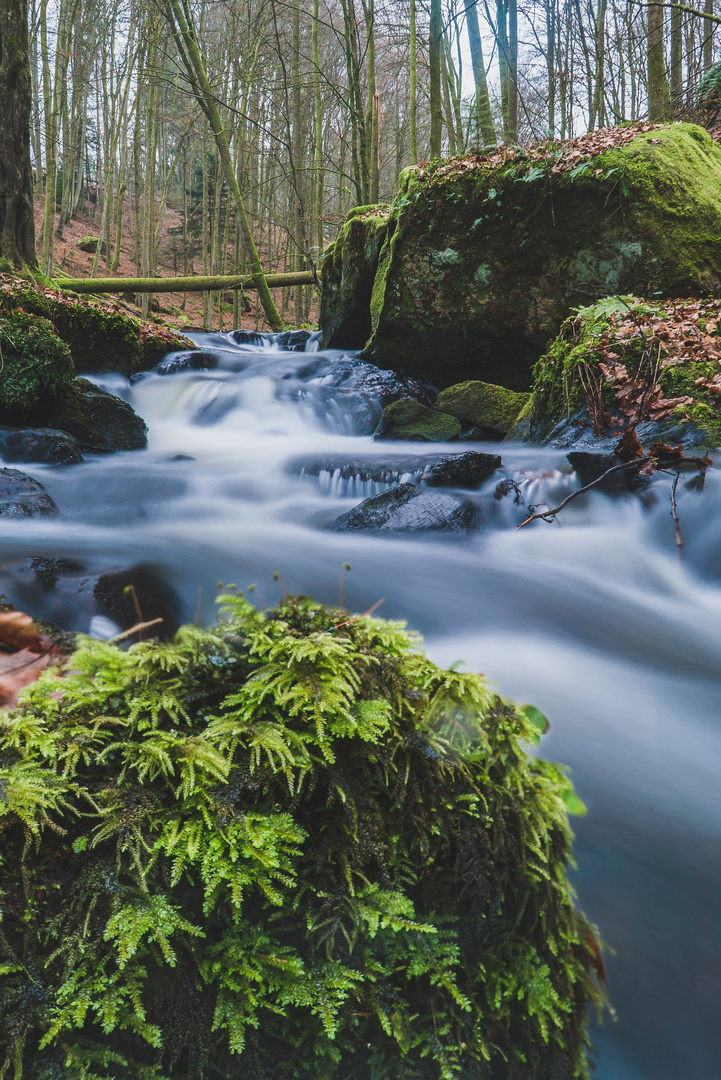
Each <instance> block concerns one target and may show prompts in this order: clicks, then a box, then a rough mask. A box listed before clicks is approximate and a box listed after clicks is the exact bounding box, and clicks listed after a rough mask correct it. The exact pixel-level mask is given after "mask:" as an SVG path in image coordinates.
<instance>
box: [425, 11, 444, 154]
mask: <svg viewBox="0 0 721 1080" xmlns="http://www.w3.org/2000/svg"><path fill="white" fill-rule="evenodd" d="M442 32H443V21H442V17H441V0H431V19H430V26H429V29H428V65H429V68H430V71H429V93H430V104H431V158H439V157H440V156H441V133H442V130H443V105H442V103H441V33H442Z"/></svg>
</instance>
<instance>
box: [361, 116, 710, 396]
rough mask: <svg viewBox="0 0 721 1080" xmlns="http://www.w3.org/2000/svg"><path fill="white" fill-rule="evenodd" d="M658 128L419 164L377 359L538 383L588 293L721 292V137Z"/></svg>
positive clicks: (378, 281)
mask: <svg viewBox="0 0 721 1080" xmlns="http://www.w3.org/2000/svg"><path fill="white" fill-rule="evenodd" d="M644 127H645V129H646V130H642V131H640V132H637V131H635V130H634V129H633V128H628V127H623V128H619V129H611V130H608V131H605V132H592V133H590V134H589V135H587V136H584V137H583V138H581V139H577V140H574V141H573V142H572V143H571V144H567V145H564V144H560V145H559V144H544V145H543V146H538V147H535V148H530V149H528V150H524V149H520V148H513V149H500V150H494V151H493V152H492V153H490V154H487V155H485V156H479V157H472V158H465V159H457V160H451V161H448V162H441V163H434V164H433V165H430V166H429V165H425V166H415V167H413V168H410V169H407V170H405V171H404V172H403V173H402V175H401V180H400V188H399V195H398V199H397V201H396V203H395V204H394V207H393V209H392V211H391V214H390V218H389V221H388V229H387V235H386V239H385V241H384V245H383V249H382V251H381V254H380V256H379V261H378V270H377V272H376V277H375V283H374V287H373V296H372V302H371V321H372V327H373V333H372V336H371V338H370V340H369V342H368V344H367V346H366V349H365V351H364V359H368V360H369V361H371V362H372V363H376V364H378V365H379V366H382V367H393V368H398V367H402V368H404V369H406V370H408V371H410V372H412V373H419V374H423V375H426V376H428V377H429V378H430V379H431V380H433V381H434V382H436V383H437V384H439V385H441V386H448V385H450V384H452V383H456V382H459V381H462V380H465V379H482V380H484V381H487V382H491V383H496V384H499V385H501V386H506V387H508V388H510V389H514V390H528V389H529V388H530V386H531V372H532V368H533V365H534V363H535V362H536V360H537V359H538V358H539V356H540V355H541V354H542V353H543V351H544V349H545V347H546V345H547V343H548V341H549V340H550V339H552V338H553V337H554V336H555V335H556V334H557V333H558V331H559V329H560V326H561V324H562V322H563V321H564V319H566V318H567V317H568V316H569V314H570V313H571V310H572V309H573V308H574V307H576V306H577V305H578V304H579V301H580V300H581V299H582V298H583V297H584V296H588V295H591V296H604V295H610V294H617V293H636V294H640V295H646V296H653V295H655V294H661V295H666V296H668V295H677V296H684V295H686V296H688V295H718V294H719V292H720V291H721V147H720V146H718V145H717V144H716V143H715V142H713V140H712V139H711V138H710V137H709V135H708V134H707V132H705V131H704V130H703V129H702V128H700V127H696V126H695V125H692V124H686V123H678V124H670V125H665V126H652V125H645V126H644Z"/></svg>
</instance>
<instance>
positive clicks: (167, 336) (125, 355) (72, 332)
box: [1, 279, 197, 375]
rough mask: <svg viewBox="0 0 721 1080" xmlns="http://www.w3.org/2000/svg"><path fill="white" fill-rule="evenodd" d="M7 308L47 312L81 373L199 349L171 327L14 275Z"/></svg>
mask: <svg viewBox="0 0 721 1080" xmlns="http://www.w3.org/2000/svg"><path fill="white" fill-rule="evenodd" d="M1 302H2V304H3V306H4V307H5V308H7V309H11V310H13V309H16V308H22V309H23V310H24V311H26V312H30V313H32V314H34V315H41V316H43V317H44V318H46V319H49V320H50V322H51V323H52V324H53V326H54V327H55V329H56V331H57V333H58V334H59V336H60V337H61V338H62V340H63V341H64V342H66V344H67V345H69V347H70V352H71V354H72V357H73V361H74V363H75V368H76V370H77V371H78V372H81V373H82V372H94V373H97V374H100V373H103V372H107V371H119V372H120V373H121V374H122V375H131V374H132V373H133V372H135V371H146V370H148V368H151V367H153V365H154V364H156V363H157V362H158V360H160V358H161V357H162V356H163V354H164V353H166V352H168V351H170V350H172V349H183V350H188V349H195V348H197V346H196V345H194V344H193V342H191V341H189V340H188V339H187V338H184V337H181V336H180V335H179V334H176V333H174V332H173V331H171V330H169V329H168V328H167V327H160V326H152V325H150V324H147V323H142V322H141V321H140V320H139V319H135V318H133V317H132V316H130V315H123V314H122V313H121V312H119V311H117V310H113V309H112V308H111V307H109V306H107V305H102V304H95V303H91V302H89V301H87V300H80V299H74V298H72V297H69V296H67V295H63V294H62V293H60V292H58V291H56V290H55V289H53V288H45V287H40V286H39V285H36V284H35V283H34V282H31V281H22V280H18V279H11V280H10V281H9V282H6V288H5V289H4V290H3V292H2V295H1Z"/></svg>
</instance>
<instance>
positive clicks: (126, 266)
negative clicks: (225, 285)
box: [35, 195, 318, 331]
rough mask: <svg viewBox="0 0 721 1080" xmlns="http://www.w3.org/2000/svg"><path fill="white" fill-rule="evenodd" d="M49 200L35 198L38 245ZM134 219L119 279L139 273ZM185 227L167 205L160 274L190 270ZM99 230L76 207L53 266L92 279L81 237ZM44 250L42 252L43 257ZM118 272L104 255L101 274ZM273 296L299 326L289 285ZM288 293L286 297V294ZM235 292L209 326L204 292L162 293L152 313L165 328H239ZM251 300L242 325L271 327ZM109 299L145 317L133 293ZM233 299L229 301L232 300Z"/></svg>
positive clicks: (313, 314) (314, 312) (314, 316)
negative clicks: (176, 232) (180, 231)
mask: <svg viewBox="0 0 721 1080" xmlns="http://www.w3.org/2000/svg"><path fill="white" fill-rule="evenodd" d="M44 204H45V199H44V197H43V196H42V195H36V196H35V235H36V238H37V241H38V247H40V246H41V237H42V221H43V212H44ZM128 226H129V222H127V219H126V224H125V228H124V232H123V239H122V242H121V245H120V263H119V265H118V269H117V271H116V274H117V276H118V277H136V276H137V267H136V265H135V258H134V239H133V236H132V233H131V232H130V229H129V227H128ZM181 226H182V216H181V214H180V213H179V212H178V211H177V210H173V209H171V208H166V210H165V213H164V217H163V221H162V223H161V225H160V237H159V243H158V265H157V272H158V274H159V275H160V276H161V277H176V276H180V275H182V274H184V273H185V264H184V259H183V246H182V244H183V242H182V237H180V236H176V235H174V230H175V229H178V228H180V227H181ZM99 231H100V224H99V222H98V221H97V219H94V218H93V216H92V214H86V213H83V212H82V211H81V210H77V211H76V212H75V214H74V215H73V219H72V221H71V222H70V223H69V224H68V225H66V226H65V228H64V229H63V237H62V239H61V240H60V239H58V237H57V236H56V237H55V247H54V260H53V262H54V266H55V269H56V270H59V271H62V272H63V273H65V274H69V275H70V276H71V277H78V278H87V277H90V271H91V268H92V265H93V259H94V255H92V254H91V253H89V252H86V251H81V250H80V248H79V247H78V243H79V241H81V240H82V238H83V237H87V236H97V235H98V233H99ZM39 255H40V252H39V251H38V257H39ZM274 269H275V271H276V272H277V271H279V270H280V271H282V270H284V269H285V267H284V266H283V265H280V266H279V267H276V268H274ZM189 273H190V274H191V275H192V274H194V273H198V274H200V273H202V270H201V268H200V267H199V266H197V267H195V268H193V266H192V265H191V267H190V270H189ZM116 274H111V273H110V271H109V270H108V269H107V266H106V262H105V257H104V256H102V257H101V259H100V263H99V265H98V269H97V273H96V277H114V276H116ZM272 292H273V296H274V299H275V302H276V304H277V305H278V310H279V311H281V313H282V315H283V318H284V320H285V321H286V323H288V324H290V325H294V322H293V304H292V295H291V290H290V289H273V290H272ZM284 293H286V294H287V295H286V296H285V297H284V295H283V294H284ZM231 295H232V294H230V293H226V294H225V296H226V302H225V303H224V304H223V305H222V308H223V310H220V308H219V305H218V304H217V303H216V304H215V305H214V307H213V312H212V326H210V327H209V326H207V325H204V305H203V294H202V293H199V292H198V293H160V294H159V295H158V296H157V297H156V301H157V304H158V305H159V306H158V307H157V308H156V307H154V309H153V310H152V312H151V315H150V318H151V319H152V321H154V322H159V323H163V324H164V325H165V326H170V327H172V328H173V329H174V330H181V331H183V330H190V331H192V330H207V329H213V330H226V331H227V330H235V329H238V327H235V326H233V304H232V299H231ZM248 296H249V298H250V302H251V304H252V310H251V311H250V312H244V313H243V314H242V317H241V320H240V325H241V326H244V327H247V328H249V329H255V330H264V329H268V327H267V324H266V322H265V318H264V315H263V309H262V308H261V307H260V304H259V303H258V302H257V296H256V294H255V292H250V293H249V294H248ZM106 299H107V300H108V301H109V302H112V303H117V304H118V305H119V306H120V307H121V308H122V309H123V310H126V311H128V312H129V313H130V314H133V315H137V316H140V307H139V306H138V305H136V304H133V303H132V302H130V301H129V300H128V294H123V295H122V296H121V297H116V296H114V295H112V294H109V295H107V296H106ZM284 300H285V303H286V305H287V307H286V310H285V311H283V310H282V306H283V301H284ZM227 301H230V302H227ZM317 323H318V300H317V298H315V297H314V299H313V301H312V303H311V310H310V325H312V326H313V327H315V326H317Z"/></svg>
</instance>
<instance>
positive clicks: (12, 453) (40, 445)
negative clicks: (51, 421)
mask: <svg viewBox="0 0 721 1080" xmlns="http://www.w3.org/2000/svg"><path fill="white" fill-rule="evenodd" d="M0 458H2V459H3V461H8V462H40V463H42V464H44V465H75V464H76V463H77V462H79V461H82V460H83V455H82V454H81V453H80V447H79V446H78V444H77V442H76V440H75V439H74V438H73V437H72V435H69V434H68V433H67V432H66V431H56V430H55V429H53V428H0Z"/></svg>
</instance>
